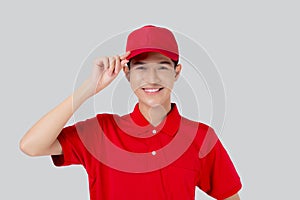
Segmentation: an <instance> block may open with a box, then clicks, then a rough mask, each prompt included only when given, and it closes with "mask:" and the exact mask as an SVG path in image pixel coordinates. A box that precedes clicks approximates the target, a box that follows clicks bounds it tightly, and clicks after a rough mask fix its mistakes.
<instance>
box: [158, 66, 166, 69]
mask: <svg viewBox="0 0 300 200" xmlns="http://www.w3.org/2000/svg"><path fill="white" fill-rule="evenodd" d="M159 69H168V67H165V66H160V67H159Z"/></svg>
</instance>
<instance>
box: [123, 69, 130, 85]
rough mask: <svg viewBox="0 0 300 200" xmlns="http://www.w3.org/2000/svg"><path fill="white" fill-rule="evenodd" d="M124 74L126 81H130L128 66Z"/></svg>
mask: <svg viewBox="0 0 300 200" xmlns="http://www.w3.org/2000/svg"><path fill="white" fill-rule="evenodd" d="M123 72H124V73H125V76H126V79H127V80H128V81H130V72H129V67H128V66H124V67H123Z"/></svg>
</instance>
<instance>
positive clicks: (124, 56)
mask: <svg viewBox="0 0 300 200" xmlns="http://www.w3.org/2000/svg"><path fill="white" fill-rule="evenodd" d="M129 54H130V51H127V52H126V53H125V54H123V55H121V56H120V59H121V60H124V59H125V58H126V57H127V56H129Z"/></svg>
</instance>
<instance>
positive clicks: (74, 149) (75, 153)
mask: <svg viewBox="0 0 300 200" xmlns="http://www.w3.org/2000/svg"><path fill="white" fill-rule="evenodd" d="M57 139H58V141H59V143H60V145H61V147H62V151H63V154H61V155H51V158H52V161H53V164H54V165H55V166H68V165H73V164H82V163H83V158H84V152H85V151H86V150H85V148H84V145H83V144H82V142H81V140H80V137H79V136H78V133H77V131H76V126H75V125H72V126H68V127H65V128H63V130H62V131H61V133H60V134H59V136H58V138H57Z"/></svg>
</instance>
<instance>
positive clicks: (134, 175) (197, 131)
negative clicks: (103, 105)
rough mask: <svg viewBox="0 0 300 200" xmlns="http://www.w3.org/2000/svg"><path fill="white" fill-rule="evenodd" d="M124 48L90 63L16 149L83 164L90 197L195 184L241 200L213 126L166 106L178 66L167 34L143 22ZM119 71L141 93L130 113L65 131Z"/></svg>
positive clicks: (171, 195)
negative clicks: (79, 80) (72, 89)
mask: <svg viewBox="0 0 300 200" xmlns="http://www.w3.org/2000/svg"><path fill="white" fill-rule="evenodd" d="M126 50H127V52H126V53H125V54H124V55H122V56H118V55H117V56H112V57H102V58H99V59H97V60H95V63H94V66H93V70H92V73H91V75H90V76H89V77H88V78H87V79H86V81H84V83H83V84H82V85H81V86H80V87H79V88H78V89H77V90H76V91H75V92H74V93H73V94H72V95H71V96H69V97H68V98H67V99H66V100H64V101H63V102H62V103H61V104H59V105H58V106H57V107H55V108H54V109H53V110H51V111H50V112H49V113H47V114H46V115H45V116H43V117H42V118H41V119H40V120H39V121H38V122H37V123H36V124H35V125H34V126H33V127H32V128H31V129H30V130H29V131H28V132H27V133H26V134H25V136H24V137H23V138H22V140H21V142H20V148H21V150H22V151H23V152H25V153H26V154H28V155H30V156H41V155H52V159H53V162H54V164H55V165H56V166H67V165H72V164H81V165H83V166H84V167H85V169H86V171H87V174H88V177H89V189H90V198H91V199H92V200H100V199H118V200H120V199H131V200H132V199H156V200H157V199H172V200H176V199H180V200H182V199H185V200H186V199H194V198H195V197H194V196H195V187H196V186H198V187H199V188H200V189H201V190H203V191H204V192H206V193H207V194H208V195H210V196H212V197H214V198H216V199H231V200H238V199H239V196H238V194H237V192H238V191H239V190H240V188H241V182H240V178H239V176H238V174H237V172H236V170H235V169H234V166H233V164H232V162H231V160H230V158H229V156H228V154H227V153H226V150H225V149H224V148H223V146H222V144H221V142H220V141H219V140H218V138H217V136H216V134H215V133H214V131H213V129H212V128H211V127H209V126H207V125H205V124H203V123H199V122H193V121H191V120H188V119H186V118H184V117H182V116H180V114H179V112H178V110H177V107H176V104H175V103H171V92H172V88H173V86H174V83H175V81H176V80H177V79H178V77H179V74H180V72H181V68H182V66H181V64H178V60H179V52H178V46H177V42H176V39H175V37H174V35H173V34H172V32H171V31H169V30H168V29H166V28H162V27H156V26H144V27H141V28H139V29H137V30H135V31H133V32H132V33H130V34H129V36H128V38H127V46H126ZM121 69H123V71H124V73H125V75H126V78H127V79H128V81H129V82H130V85H131V88H132V90H133V91H134V93H135V95H136V96H137V98H138V103H137V104H136V106H135V108H134V110H133V112H132V113H130V114H128V115H125V116H118V115H114V114H98V115H97V116H96V117H94V118H91V119H88V120H86V121H83V122H78V123H76V124H75V125H72V126H69V127H65V128H64V126H65V124H66V123H67V121H68V120H69V119H70V117H71V116H72V115H73V113H74V112H75V111H76V110H77V109H78V108H79V107H80V105H81V104H82V103H83V102H84V101H86V100H87V99H88V98H90V97H92V96H93V95H95V94H97V93H98V92H101V91H102V90H103V89H104V88H105V87H107V86H108V85H109V84H110V83H111V82H112V81H113V80H114V79H115V78H116V77H117V75H118V74H119V72H120V71H121ZM207 138H208V139H207ZM207 141H208V142H207Z"/></svg>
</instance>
